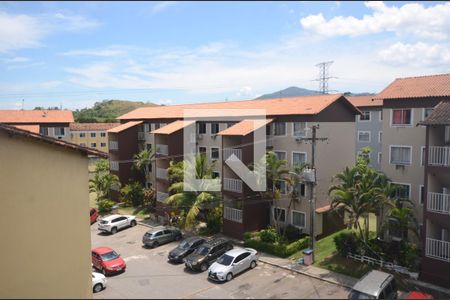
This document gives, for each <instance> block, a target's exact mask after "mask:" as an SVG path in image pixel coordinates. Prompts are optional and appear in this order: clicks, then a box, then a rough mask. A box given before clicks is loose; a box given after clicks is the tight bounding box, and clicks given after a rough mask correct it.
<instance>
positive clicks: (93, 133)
mask: <svg viewBox="0 0 450 300" xmlns="http://www.w3.org/2000/svg"><path fill="white" fill-rule="evenodd" d="M92 135H94V136H92ZM89 137H91V138H96V137H97V132H95V131H94V132H90V133H89Z"/></svg>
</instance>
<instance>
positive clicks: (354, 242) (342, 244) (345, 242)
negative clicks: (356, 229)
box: [333, 232, 358, 257]
mask: <svg viewBox="0 0 450 300" xmlns="http://www.w3.org/2000/svg"><path fill="white" fill-rule="evenodd" d="M333 240H334V244H335V245H336V250H337V252H338V253H339V255H341V256H344V257H346V256H347V254H348V253H349V252H350V253H355V252H356V251H357V250H358V239H357V238H356V236H355V234H354V233H352V232H341V233H340V234H338V235H336V236H335V237H334V238H333Z"/></svg>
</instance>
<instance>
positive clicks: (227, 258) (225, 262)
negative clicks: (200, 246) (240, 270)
mask: <svg viewBox="0 0 450 300" xmlns="http://www.w3.org/2000/svg"><path fill="white" fill-rule="evenodd" d="M233 259H234V257H233V256H229V255H226V254H224V255H222V256H221V257H219V259H218V260H217V263H219V264H221V265H224V266H229V265H231V262H232V261H233Z"/></svg>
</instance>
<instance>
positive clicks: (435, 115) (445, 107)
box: [419, 101, 450, 125]
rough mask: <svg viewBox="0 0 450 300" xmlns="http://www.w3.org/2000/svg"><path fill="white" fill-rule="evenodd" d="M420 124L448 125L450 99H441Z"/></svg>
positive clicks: (449, 121) (449, 119) (449, 120)
mask: <svg viewBox="0 0 450 300" xmlns="http://www.w3.org/2000/svg"><path fill="white" fill-rule="evenodd" d="M419 124H421V125H450V101H441V102H439V104H438V105H436V106H435V107H434V110H433V112H432V113H431V114H430V115H429V116H428V118H427V119H426V120H425V121H422V122H420V123H419Z"/></svg>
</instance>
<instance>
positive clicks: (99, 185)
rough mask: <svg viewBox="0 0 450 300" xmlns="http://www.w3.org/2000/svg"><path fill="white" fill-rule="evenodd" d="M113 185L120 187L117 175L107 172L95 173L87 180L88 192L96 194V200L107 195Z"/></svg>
mask: <svg viewBox="0 0 450 300" xmlns="http://www.w3.org/2000/svg"><path fill="white" fill-rule="evenodd" d="M115 186H116V187H120V181H119V177H117V176H116V175H112V174H109V173H96V174H95V176H94V178H92V179H90V180H89V192H90V193H95V194H96V200H97V201H99V200H101V199H104V198H105V197H109V194H110V191H111V188H113V187H115Z"/></svg>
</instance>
